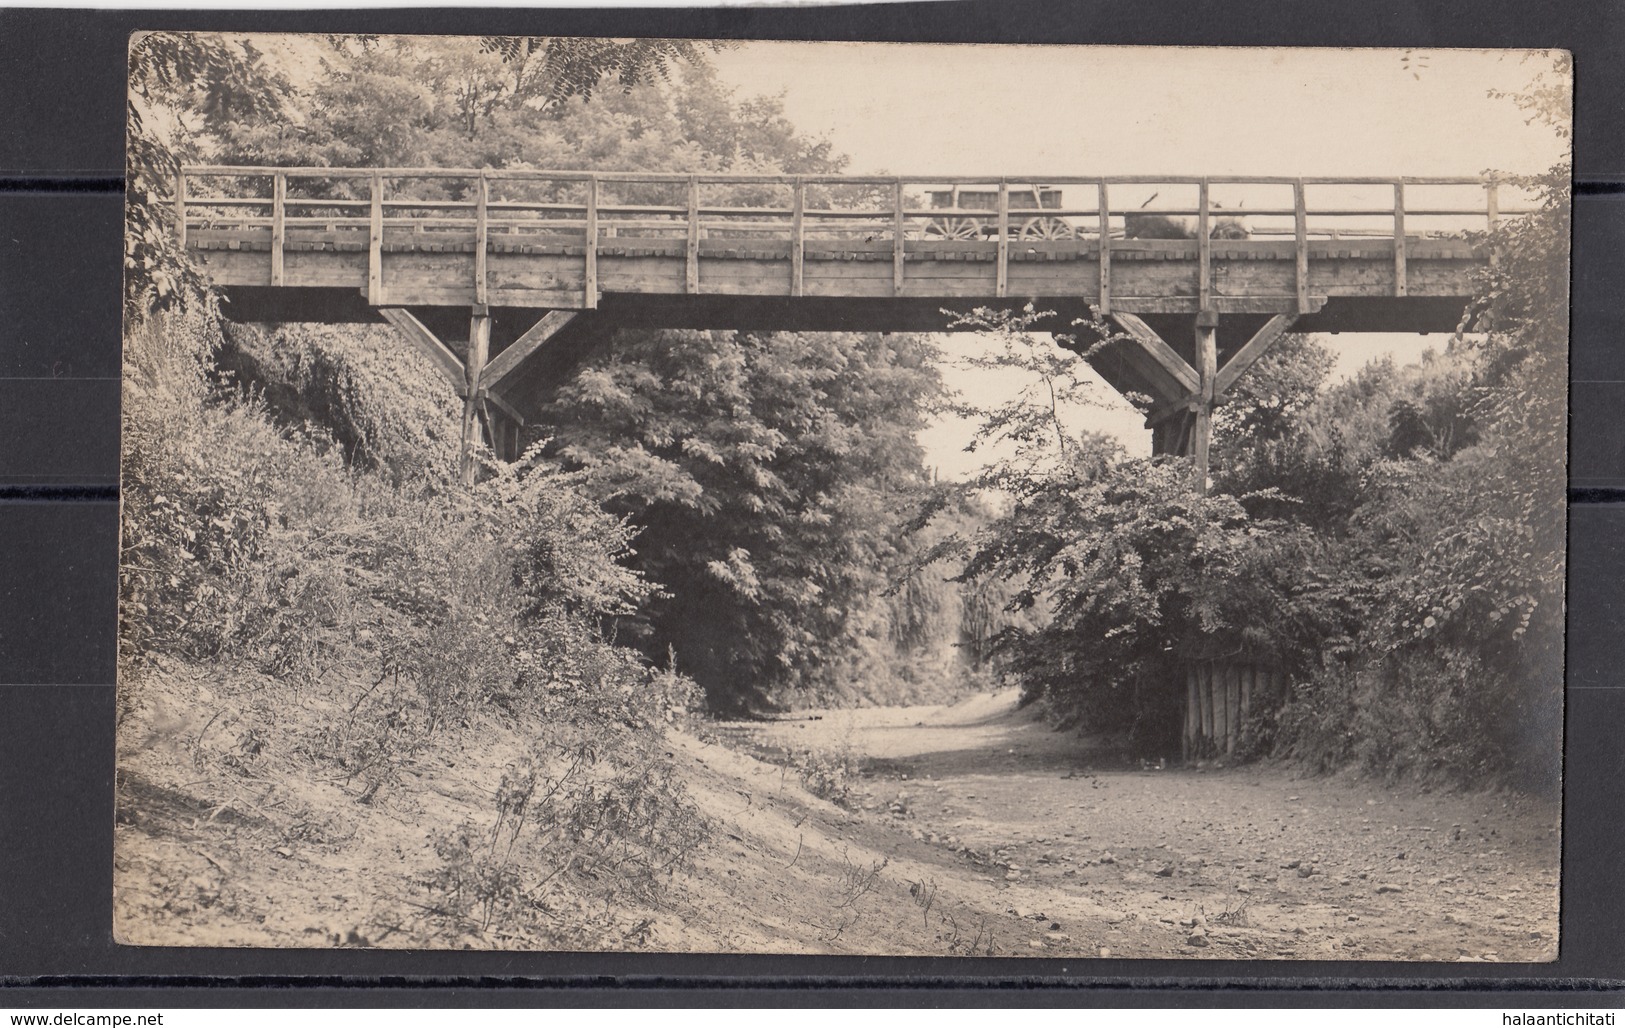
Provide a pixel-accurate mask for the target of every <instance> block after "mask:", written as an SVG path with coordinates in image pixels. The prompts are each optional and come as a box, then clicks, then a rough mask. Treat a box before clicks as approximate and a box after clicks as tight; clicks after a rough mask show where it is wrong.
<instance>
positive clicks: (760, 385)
mask: <svg viewBox="0 0 1625 1028" xmlns="http://www.w3.org/2000/svg"><path fill="white" fill-rule="evenodd" d="M607 349H608V353H609V355H608V356H605V357H601V358H599V359H597V360H595V361H594V362H593V363H592V364H590V365H589V366H588V367H587V368H585V369H584V370H583V371H582V372H581V373H580V374H579V375H577V376H576V378H575V379H574V381H572V382H571V383H569V384H567V385H566V386H564V387H563V388H562V389H560V390H559V391H558V394H557V395H556V396H555V397H554V398H553V399H552V400H551V402H550V403H549V405H548V407H547V410H546V412H545V418H544V420H545V421H546V422H547V423H548V426H549V431H550V432H551V433H552V434H551V442H550V443H549V445H548V451H547V452H549V453H552V454H555V455H557V457H558V458H560V459H561V460H563V461H565V462H566V463H567V464H568V465H570V466H574V467H579V468H582V469H585V470H586V471H588V472H589V473H590V474H591V477H592V480H593V481H594V482H595V483H596V489H597V491H598V494H599V495H600V497H601V498H602V500H603V502H604V504H605V505H606V507H607V508H608V509H609V510H611V511H612V512H615V513H617V514H619V515H622V516H624V517H626V518H628V519H630V521H631V523H632V524H633V525H635V526H636V527H637V528H638V530H639V534H638V537H637V542H636V544H635V545H636V549H637V558H636V561H635V566H636V567H637V568H638V569H639V570H640V571H641V572H642V573H643V574H644V575H645V576H647V577H648V578H649V579H650V580H651V581H652V582H655V583H657V584H658V585H659V586H661V587H662V588H663V590H664V594H663V595H662V596H660V597H658V598H656V599H654V600H653V601H651V602H650V603H649V604H648V605H647V607H646V608H645V617H646V619H647V625H646V627H645V629H644V634H643V637H642V640H641V642H642V645H643V646H644V647H645V649H646V650H648V651H649V652H650V653H651V654H653V655H663V654H665V653H666V652H667V650H668V648H669V649H672V650H674V651H675V652H676V656H677V660H678V661H679V663H680V664H681V666H683V667H684V668H685V670H687V671H688V672H689V673H690V674H692V675H693V676H694V677H695V679H696V680H697V681H699V682H700V683H701V685H702V686H704V688H705V689H706V692H707V696H708V698H709V700H710V702H711V704H712V706H713V707H714V708H717V709H722V710H729V709H733V710H737V709H740V708H744V707H749V706H752V705H757V704H760V703H762V702H766V701H769V700H770V699H772V698H782V697H783V696H784V695H785V694H786V693H787V692H788V691H790V690H794V689H810V688H816V687H819V686H821V685H828V684H829V679H830V676H832V675H834V674H836V673H837V670H838V669H839V668H840V667H841V666H843V660H844V659H845V656H849V655H850V653H849V651H850V649H851V647H852V646H854V645H855V642H856V639H857V638H858V636H860V635H861V633H862V625H861V618H860V617H859V615H861V614H862V613H863V611H864V610H865V609H866V608H867V607H868V605H869V604H870V603H871V602H872V600H873V598H874V597H875V596H877V595H878V593H879V592H880V590H881V589H882V588H883V587H884V585H885V584H886V583H885V581H884V576H883V574H882V568H883V567H884V566H885V565H886V564H887V563H888V561H889V560H890V558H891V556H892V548H893V542H892V534H893V529H894V528H895V526H896V525H897V524H898V523H899V522H900V521H901V520H903V518H904V517H905V515H906V514H907V513H909V511H908V504H909V498H910V497H911V495H914V494H917V493H918V492H919V491H920V490H922V489H923V488H924V486H925V484H926V479H925V472H924V468H923V465H922V461H921V451H920V449H919V446H918V444H917V443H916V441H915V438H914V435H915V432H916V431H917V430H918V429H919V428H920V426H921V424H922V414H921V409H922V405H923V404H924V403H926V402H927V401H928V400H930V399H931V397H932V396H933V395H934V393H935V391H936V390H937V388H938V384H937V379H936V376H935V373H934V372H933V371H932V369H931V365H930V359H931V351H930V348H929V346H928V344H927V343H926V342H924V341H923V340H921V339H919V338H916V337H911V336H882V335H828V334H801V335H789V334H771V335H758V334H746V333H739V334H736V333H725V332H713V333H697V332H661V333H643V334H639V333H624V334H623V335H622V336H621V337H620V338H618V339H617V340H616V341H615V345H613V346H612V347H609V348H607ZM843 655H845V656H843Z"/></svg>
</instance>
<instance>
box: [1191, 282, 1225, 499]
mask: <svg viewBox="0 0 1625 1028" xmlns="http://www.w3.org/2000/svg"><path fill="white" fill-rule="evenodd" d="M1218 321H1219V319H1218V316H1217V315H1206V314H1198V315H1197V316H1196V362H1197V365H1196V371H1197V376H1198V379H1199V380H1200V387H1199V388H1198V390H1197V403H1196V419H1195V423H1194V424H1193V425H1192V427H1191V432H1192V439H1191V456H1192V457H1193V458H1194V463H1195V476H1196V488H1197V489H1198V490H1199V491H1201V492H1203V493H1205V492H1207V480H1208V445H1209V443H1211V442H1212V439H1213V385H1214V379H1215V378H1216V377H1217V375H1218V368H1217V365H1218V359H1219V358H1218V344H1217V339H1216V336H1217V335H1218Z"/></svg>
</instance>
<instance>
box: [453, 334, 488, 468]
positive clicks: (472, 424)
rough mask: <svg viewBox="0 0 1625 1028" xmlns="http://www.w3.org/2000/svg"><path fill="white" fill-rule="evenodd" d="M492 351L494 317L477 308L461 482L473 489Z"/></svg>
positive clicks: (466, 395) (470, 351)
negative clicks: (483, 379) (483, 380)
mask: <svg viewBox="0 0 1625 1028" xmlns="http://www.w3.org/2000/svg"><path fill="white" fill-rule="evenodd" d="M490 349H491V314H490V308H488V307H475V308H474V309H473V314H472V315H471V316H470V318H469V322H468V365H467V372H468V377H467V390H466V392H465V393H464V400H463V445H462V452H461V460H460V462H459V478H460V479H461V480H462V483H463V485H464V486H465V487H467V486H472V485H473V484H474V480H475V478H476V476H477V474H478V471H479V460H478V456H477V455H478V450H479V436H478V433H479V428H480V408H481V402H480V394H479V389H478V388H476V386H477V385H478V383H479V381H480V376H481V375H482V374H484V373H485V358H486V355H487V354H488V353H489V352H490Z"/></svg>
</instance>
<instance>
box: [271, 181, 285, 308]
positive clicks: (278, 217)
mask: <svg viewBox="0 0 1625 1028" xmlns="http://www.w3.org/2000/svg"><path fill="white" fill-rule="evenodd" d="M287 213H288V176H287V175H286V174H284V173H283V172H280V171H279V172H277V173H276V174H275V175H273V176H271V284H272V285H273V286H280V285H282V284H283V260H282V251H283V247H284V246H285V244H286V243H287Z"/></svg>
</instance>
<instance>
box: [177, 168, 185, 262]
mask: <svg viewBox="0 0 1625 1028" xmlns="http://www.w3.org/2000/svg"><path fill="white" fill-rule="evenodd" d="M175 243H176V245H178V246H179V247H180V248H181V249H183V250H184V249H186V171H185V169H182V170H181V171H178V172H176V173H175Z"/></svg>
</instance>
